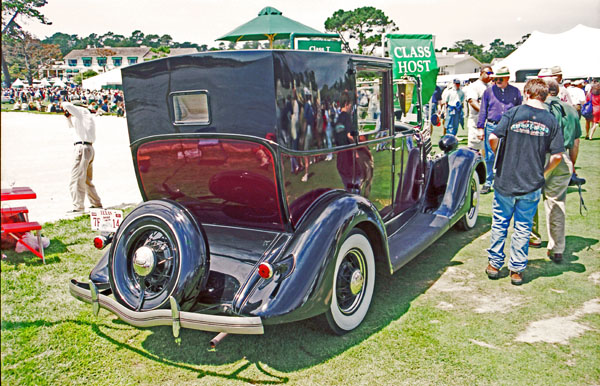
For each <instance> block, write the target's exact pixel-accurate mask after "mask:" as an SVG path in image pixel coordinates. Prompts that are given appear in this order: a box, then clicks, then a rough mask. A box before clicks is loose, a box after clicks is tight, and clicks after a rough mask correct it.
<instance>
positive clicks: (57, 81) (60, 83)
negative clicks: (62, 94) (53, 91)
mask: <svg viewBox="0 0 600 386" xmlns="http://www.w3.org/2000/svg"><path fill="white" fill-rule="evenodd" d="M54 79H55V81H54V84H53V85H52V86H54V87H63V88H64V87H67V85H66V84H65V82H63V81H62V80H61V79H58V78H54Z"/></svg>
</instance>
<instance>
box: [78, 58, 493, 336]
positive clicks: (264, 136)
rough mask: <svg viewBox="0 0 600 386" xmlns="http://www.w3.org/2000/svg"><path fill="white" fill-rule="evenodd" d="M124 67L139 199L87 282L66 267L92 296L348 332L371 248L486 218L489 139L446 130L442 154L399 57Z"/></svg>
mask: <svg viewBox="0 0 600 386" xmlns="http://www.w3.org/2000/svg"><path fill="white" fill-rule="evenodd" d="M122 74H123V88H124V94H125V100H126V109H127V123H128V128H129V135H130V140H131V150H132V156H133V162H134V165H135V170H136V175H137V179H138V183H139V186H140V190H141V192H142V196H143V198H144V203H142V204H141V205H140V206H139V207H137V208H136V209H134V210H133V211H132V212H131V213H130V214H129V215H128V216H127V218H126V219H125V220H124V222H123V223H122V224H121V226H120V228H119V230H118V231H117V232H116V233H115V234H114V235H111V236H112V237H113V241H112V243H111V245H110V250H109V251H107V252H106V254H105V255H104V257H103V258H102V260H101V261H100V262H99V263H98V265H97V266H96V268H94V270H93V271H92V273H91V274H90V281H89V283H81V282H77V281H76V280H72V281H71V285H70V288H71V293H72V294H73V295H74V296H76V297H77V298H79V299H81V300H84V301H87V302H92V303H93V304H94V305H95V309H96V311H97V310H98V308H99V307H103V308H106V309H108V310H110V311H111V312H114V313H116V314H117V315H119V317H121V318H122V319H124V320H126V321H127V322H129V323H131V324H134V325H137V326H151V325H158V324H169V323H171V322H172V323H173V325H174V328H175V330H178V328H179V326H183V327H189V328H196V329H200V330H208V331H218V332H227V333H228V332H232V333H254V334H255V333H262V332H263V328H262V326H263V325H264V324H273V323H283V322H291V321H297V320H301V319H306V318H310V317H313V316H316V315H320V314H324V313H325V314H326V315H327V319H328V321H329V324H330V325H331V327H332V329H333V330H334V331H335V332H337V333H344V332H347V331H350V330H352V329H354V328H355V327H357V326H358V325H359V324H360V322H361V321H362V319H363V318H364V316H365V314H366V312H367V310H368V308H369V304H370V300H371V296H372V293H373V285H374V280H375V278H376V275H375V264H374V261H375V260H379V259H381V260H384V261H385V262H386V263H387V266H388V267H389V271H390V272H392V273H393V272H395V271H397V270H398V269H400V268H401V267H402V266H403V265H404V264H406V263H407V262H408V261H409V260H411V259H412V258H414V257H415V256H416V255H418V254H419V253H420V252H421V251H423V250H424V249H425V248H426V247H427V246H429V245H430V244H432V243H433V242H434V241H435V240H436V239H437V238H439V237H440V236H441V235H442V234H443V233H444V232H445V231H446V230H448V229H449V228H450V227H451V226H452V225H454V224H455V223H457V222H458V221H461V223H462V225H463V227H465V228H472V227H473V226H474V225H475V221H476V220H477V209H478V196H479V193H478V187H479V183H480V181H481V182H482V181H483V179H484V176H485V167H484V165H483V163H482V160H481V156H480V155H479V154H478V153H476V152H474V151H472V150H469V149H465V148H461V149H457V141H456V139H455V138H454V137H450V136H446V137H443V138H442V140H441V142H440V148H441V149H442V150H444V154H439V155H435V156H434V155H432V154H431V142H430V139H429V134H428V130H425V129H424V128H423V127H422V124H421V121H422V119H421V103H420V100H419V99H420V93H419V91H418V90H419V80H418V79H409V80H394V79H392V62H391V61H390V60H389V59H384V58H376V57H368V56H360V55H350V54H334V53H322V52H308V51H291V50H281V51H278V50H256V51H224V52H210V53H199V54H194V55H186V56H178V57H170V58H164V59H160V60H155V61H150V62H146V63H143V64H139V65H135V66H131V67H127V68H124V69H123V70H122ZM394 99H395V100H396V107H394ZM398 106H399V107H398ZM395 110H397V111H395ZM410 121H412V124H411V122H410ZM111 294H112V295H114V299H113V297H111V296H109V295H111Z"/></svg>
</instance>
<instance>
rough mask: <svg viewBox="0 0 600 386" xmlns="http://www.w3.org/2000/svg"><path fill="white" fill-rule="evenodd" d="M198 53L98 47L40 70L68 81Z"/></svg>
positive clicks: (186, 50) (186, 49) (173, 49)
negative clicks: (91, 72)
mask: <svg viewBox="0 0 600 386" xmlns="http://www.w3.org/2000/svg"><path fill="white" fill-rule="evenodd" d="M196 52H198V50H197V49H195V48H170V52H169V53H165V52H162V51H160V52H154V51H152V48H151V47H146V46H141V47H99V48H85V49H82V50H73V51H71V52H69V53H68V54H67V55H65V57H64V58H63V61H56V62H54V64H51V65H48V66H46V67H44V68H42V69H41V71H40V75H41V76H42V77H46V78H51V77H57V78H66V79H69V78H71V77H73V76H75V75H78V74H80V73H84V72H86V71H88V70H93V71H95V72H97V73H103V72H107V71H110V70H114V69H115V68H121V67H127V66H130V65H132V64H136V63H141V62H143V61H147V60H153V59H157V58H160V57H164V56H176V55H186V54H193V53H196Z"/></svg>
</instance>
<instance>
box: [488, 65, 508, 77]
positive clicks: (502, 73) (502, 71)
mask: <svg viewBox="0 0 600 386" xmlns="http://www.w3.org/2000/svg"><path fill="white" fill-rule="evenodd" d="M491 76H492V78H506V77H509V76H510V71H509V70H508V67H506V66H503V67H500V68H499V69H497V70H496V71H494V73H493V74H492V75H491Z"/></svg>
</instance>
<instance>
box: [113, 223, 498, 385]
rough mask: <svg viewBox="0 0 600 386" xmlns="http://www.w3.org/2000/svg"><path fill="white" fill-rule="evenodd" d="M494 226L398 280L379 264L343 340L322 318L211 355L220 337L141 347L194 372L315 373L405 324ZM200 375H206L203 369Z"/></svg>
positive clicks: (235, 340)
mask: <svg viewBox="0 0 600 386" xmlns="http://www.w3.org/2000/svg"><path fill="white" fill-rule="evenodd" d="M490 224H491V218H490V217H487V216H480V218H479V221H478V224H477V226H476V227H475V228H474V229H472V230H470V231H468V232H462V231H458V230H455V229H451V230H449V231H448V232H447V233H446V234H445V235H444V236H442V237H441V238H440V239H439V240H438V241H436V242H435V243H434V244H433V245H431V246H430V247H429V248H427V249H426V250H425V251H424V252H422V253H421V254H420V255H419V256H417V257H416V258H415V259H414V260H413V261H411V262H410V263H408V264H407V265H406V266H404V267H403V268H402V269H400V270H399V271H398V272H396V273H395V274H394V275H390V274H389V266H388V265H387V263H382V262H380V263H378V264H377V268H376V269H377V270H378V274H377V281H376V284H375V294H374V296H373V300H372V303H371V307H370V309H369V312H368V314H367V317H366V318H365V320H364V321H363V323H362V324H361V325H360V326H359V327H358V328H357V329H356V330H355V331H352V332H351V333H349V334H346V335H344V336H337V335H333V334H332V333H331V332H330V330H329V327H328V325H327V322H326V321H325V318H324V317H323V316H320V317H316V318H312V319H308V320H304V321H299V322H294V323H288V324H280V325H273V326H270V325H266V326H265V333H264V335H230V336H228V337H226V338H225V339H224V340H223V341H222V343H220V344H219V346H218V347H217V349H216V350H209V344H208V343H209V341H210V339H212V338H213V337H215V335H216V333H208V332H202V331H195V330H186V329H182V331H181V336H180V338H181V341H180V343H179V344H177V343H175V340H174V338H173V336H172V333H171V328H169V327H158V328H153V329H152V334H151V335H149V336H148V337H147V338H146V340H145V341H144V342H143V343H142V347H143V348H144V349H145V350H147V352H148V353H149V354H148V355H146V356H150V357H156V358H161V361H164V360H167V361H169V362H172V363H177V364H182V363H183V364H185V365H189V366H203V365H224V364H232V363H237V362H239V361H240V360H243V361H249V362H250V363H253V364H254V365H256V366H259V365H260V364H261V363H262V364H266V365H268V366H269V368H270V369H274V370H276V371H281V372H284V373H286V372H293V371H297V370H300V369H303V368H310V367H312V366H315V365H317V364H320V363H323V362H325V361H327V360H329V359H331V358H334V357H336V356H338V355H339V354H340V353H343V352H345V351H347V350H348V349H350V348H352V347H353V346H356V345H359V344H361V343H362V342H363V341H365V340H367V339H368V338H369V337H371V336H372V335H373V334H375V333H377V332H379V331H381V330H382V329H384V328H385V327H386V326H388V325H389V324H391V323H393V322H396V321H397V320H398V319H400V318H401V317H402V316H403V315H404V314H405V313H406V311H407V310H408V309H409V308H410V305H411V303H412V302H413V301H414V300H415V299H417V298H418V297H419V296H420V295H421V294H423V293H425V292H426V291H427V290H428V289H429V288H430V287H431V286H432V285H433V284H434V283H435V282H436V281H437V280H438V279H439V278H440V276H441V275H442V274H443V273H444V271H445V270H446V269H447V268H448V267H449V266H452V265H458V264H462V263H460V262H453V261H452V259H453V258H454V257H455V256H456V255H457V253H459V251H460V250H461V249H463V248H464V247H465V246H467V245H468V244H470V243H471V242H472V241H473V240H475V239H476V238H478V237H479V236H481V235H482V234H484V233H486V232H487V231H488V230H489V229H490ZM115 323H121V322H115ZM106 338H107V339H109V340H110V341H111V342H112V343H114V344H117V345H119V346H120V347H123V348H127V349H130V350H133V351H139V349H137V348H135V347H131V346H130V345H128V344H125V343H122V342H118V341H117V340H115V339H112V338H110V337H108V336H106ZM196 371H198V372H199V373H204V371H203V370H201V369H197V370H196ZM284 379H285V377H283V376H282V377H279V376H277V379H273V380H272V383H284V382H285V380H284ZM255 381H256V380H255ZM261 382H263V381H261ZM264 382H266V383H270V382H271V381H268V380H264Z"/></svg>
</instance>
